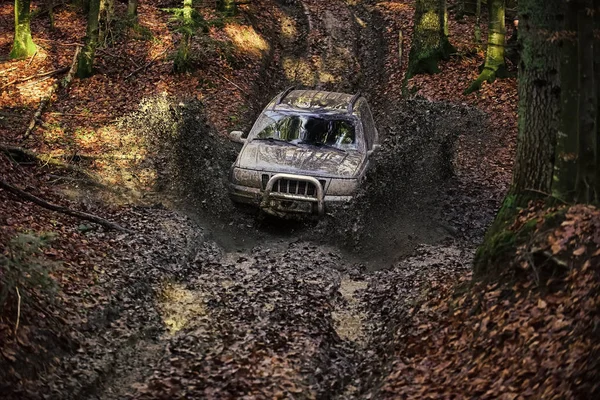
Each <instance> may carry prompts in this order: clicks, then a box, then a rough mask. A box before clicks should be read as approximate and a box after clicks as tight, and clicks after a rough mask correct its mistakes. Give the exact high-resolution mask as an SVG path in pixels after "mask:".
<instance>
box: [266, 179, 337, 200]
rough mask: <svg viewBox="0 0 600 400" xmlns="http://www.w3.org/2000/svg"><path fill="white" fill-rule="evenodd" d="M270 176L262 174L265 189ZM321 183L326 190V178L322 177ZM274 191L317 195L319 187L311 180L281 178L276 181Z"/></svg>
mask: <svg viewBox="0 0 600 400" xmlns="http://www.w3.org/2000/svg"><path fill="white" fill-rule="evenodd" d="M270 178H271V177H270V176H269V175H268V174H263V175H262V189H263V190H265V189H266V188H267V183H269V179H270ZM319 183H320V184H321V187H322V188H323V190H325V184H326V183H327V182H326V181H325V180H324V179H320V180H319ZM273 192H277V193H288V194H297V195H303V196H315V195H316V194H317V188H315V185H314V184H312V183H310V182H306V181H298V180H295V179H284V178H281V179H278V180H277V181H275V184H274V185H273Z"/></svg>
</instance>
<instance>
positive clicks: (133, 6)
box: [127, 0, 138, 24]
mask: <svg viewBox="0 0 600 400" xmlns="http://www.w3.org/2000/svg"><path fill="white" fill-rule="evenodd" d="M127 18H128V19H129V21H130V22H131V23H133V24H136V23H137V20H138V0H129V1H128V2H127Z"/></svg>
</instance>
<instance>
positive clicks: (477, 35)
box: [475, 0, 481, 44]
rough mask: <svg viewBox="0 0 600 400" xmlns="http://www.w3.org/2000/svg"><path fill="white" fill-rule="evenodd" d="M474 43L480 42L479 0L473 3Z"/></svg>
mask: <svg viewBox="0 0 600 400" xmlns="http://www.w3.org/2000/svg"><path fill="white" fill-rule="evenodd" d="M475 43H477V44H479V43H481V0H476V4H475Z"/></svg>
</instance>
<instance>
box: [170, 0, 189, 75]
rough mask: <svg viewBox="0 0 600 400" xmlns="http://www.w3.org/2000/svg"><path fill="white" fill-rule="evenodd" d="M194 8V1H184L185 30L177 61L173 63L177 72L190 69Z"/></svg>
mask: <svg viewBox="0 0 600 400" xmlns="http://www.w3.org/2000/svg"><path fill="white" fill-rule="evenodd" d="M192 6H193V1H192V0H183V26H184V28H185V29H184V33H183V37H182V38H181V43H180V44H179V48H178V49H177V54H176V55H175V60H174V61H173V70H174V71H175V72H186V71H188V70H189V69H190V44H191V41H192V29H193V25H194V21H193V15H192V14H193V7H192Z"/></svg>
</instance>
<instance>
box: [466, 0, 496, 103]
mask: <svg viewBox="0 0 600 400" xmlns="http://www.w3.org/2000/svg"><path fill="white" fill-rule="evenodd" d="M505 10H506V7H505V2H504V0H489V1H488V11H489V19H488V43H487V50H486V54H485V63H484V65H483V70H482V71H481V74H479V77H477V79H476V80H475V81H474V82H473V83H472V84H471V86H469V88H467V90H465V94H468V93H472V92H474V91H476V90H479V89H480V88H481V84H482V83H483V82H488V83H491V82H493V81H494V80H495V79H496V78H497V77H503V76H505V75H506V64H505V63H504V43H505V36H506V25H505V22H504V19H505Z"/></svg>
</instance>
